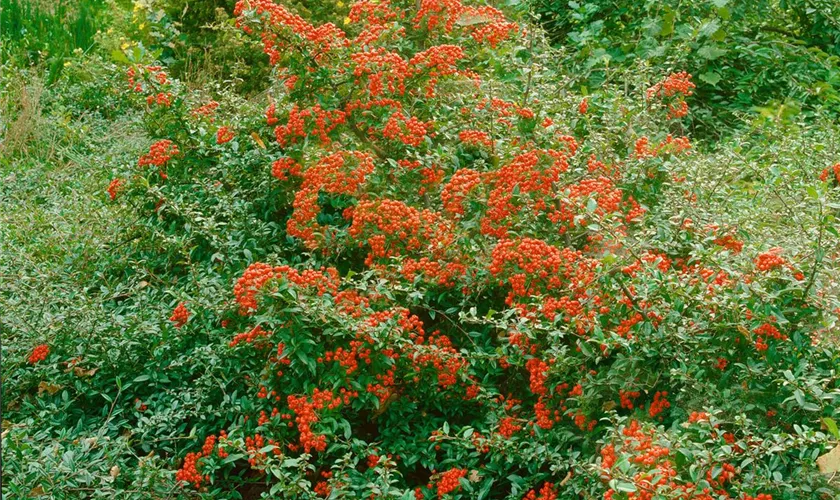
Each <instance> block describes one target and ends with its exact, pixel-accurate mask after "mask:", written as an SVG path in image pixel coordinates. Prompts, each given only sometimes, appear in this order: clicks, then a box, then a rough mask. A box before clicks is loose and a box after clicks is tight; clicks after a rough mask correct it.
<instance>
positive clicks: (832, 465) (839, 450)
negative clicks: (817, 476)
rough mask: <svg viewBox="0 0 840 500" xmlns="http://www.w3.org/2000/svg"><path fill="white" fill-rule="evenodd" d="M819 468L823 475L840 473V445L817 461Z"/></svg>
mask: <svg viewBox="0 0 840 500" xmlns="http://www.w3.org/2000/svg"><path fill="white" fill-rule="evenodd" d="M817 468H819V469H820V472H822V473H823V474H836V473H838V472H840V444H838V445H837V446H835V447H834V449H832V450H831V451H829V452H828V453H826V454H825V455H823V456H821V457H820V458H818V459H817Z"/></svg>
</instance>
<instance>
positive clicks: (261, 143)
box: [251, 132, 265, 149]
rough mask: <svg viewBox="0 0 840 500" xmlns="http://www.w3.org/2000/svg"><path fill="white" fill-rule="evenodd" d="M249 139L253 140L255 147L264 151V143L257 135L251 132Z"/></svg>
mask: <svg viewBox="0 0 840 500" xmlns="http://www.w3.org/2000/svg"><path fill="white" fill-rule="evenodd" d="M251 138H252V139H254V142H256V143H257V146H259V147H260V148H261V149H265V143H264V142H263V140H262V139H261V138H260V135H259V134H258V133H256V132H251Z"/></svg>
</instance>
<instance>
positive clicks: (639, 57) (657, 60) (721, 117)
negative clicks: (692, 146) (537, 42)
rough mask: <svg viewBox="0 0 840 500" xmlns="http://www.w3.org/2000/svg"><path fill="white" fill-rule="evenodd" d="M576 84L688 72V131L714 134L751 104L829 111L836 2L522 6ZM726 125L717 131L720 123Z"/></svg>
mask: <svg viewBox="0 0 840 500" xmlns="http://www.w3.org/2000/svg"><path fill="white" fill-rule="evenodd" d="M530 3H531V5H532V8H533V10H534V12H535V14H536V15H537V16H539V18H540V20H541V22H542V24H543V25H544V26H545V27H546V29H547V31H548V33H549V35H550V37H551V39H552V41H553V42H554V43H556V44H558V45H562V46H564V47H566V48H568V49H569V50H570V52H571V55H572V57H569V58H568V59H567V60H566V61H565V63H564V64H567V65H568V66H569V67H570V69H573V72H574V74H576V75H577V77H576V84H577V85H578V86H579V87H582V88H584V89H587V88H588V89H591V88H594V87H598V86H600V85H601V84H602V82H604V81H617V80H620V79H621V78H623V75H624V73H625V72H626V71H628V70H629V71H638V70H639V68H640V67H645V66H646V65H653V66H655V67H665V68H678V69H680V70H686V71H688V72H690V73H692V74H693V75H696V76H697V77H698V78H697V80H696V81H695V83H696V84H697V89H696V91H697V97H698V99H697V102H698V104H700V107H699V108H698V109H697V110H696V112H695V113H694V118H693V121H694V124H695V125H696V126H698V128H699V130H698V133H702V134H703V135H704V136H705V135H711V136H712V137H714V138H718V137H720V136H721V135H727V128H728V127H733V126H737V125H738V124H739V123H741V121H742V120H741V118H740V114H741V113H743V112H750V111H755V110H756V108H769V109H778V108H780V107H782V106H784V107H785V108H786V109H787V110H788V111H793V112H807V113H809V114H811V116H813V114H814V113H819V112H829V113H832V114H833V115H836V113H837V111H838V103H840V100H839V99H840V94H838V90H840V80H838V75H840V73H839V72H838V65H837V61H838V56H840V24H838V22H837V19H838V18H840V11H838V7H837V3H836V2H830V1H821V0H816V1H813V2H776V1H759V2H729V1H727V0H714V1H702V2H690V3H687V2H674V1H666V2H651V1H643V2H638V1H628V2H600V1H591V2H568V4H567V3H565V2H551V1H542V0H535V1H533V2H530ZM722 123H723V124H725V125H726V126H727V127H724V128H721V124H722Z"/></svg>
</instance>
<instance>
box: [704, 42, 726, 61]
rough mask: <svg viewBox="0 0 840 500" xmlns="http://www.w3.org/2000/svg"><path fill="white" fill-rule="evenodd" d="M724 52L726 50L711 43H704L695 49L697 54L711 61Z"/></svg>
mask: <svg viewBox="0 0 840 500" xmlns="http://www.w3.org/2000/svg"><path fill="white" fill-rule="evenodd" d="M724 54H726V50H724V49H719V48H717V47H715V46H713V45H704V46H702V47H700V50H698V51H697V55H698V56H700V57H702V58H703V59H707V60H709V61H713V60H715V59H717V58H719V57H720V56H722V55H724Z"/></svg>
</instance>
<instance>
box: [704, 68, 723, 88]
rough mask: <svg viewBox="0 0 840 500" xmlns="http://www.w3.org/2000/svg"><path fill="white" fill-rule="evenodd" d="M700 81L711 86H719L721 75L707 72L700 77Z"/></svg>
mask: <svg viewBox="0 0 840 500" xmlns="http://www.w3.org/2000/svg"><path fill="white" fill-rule="evenodd" d="M700 79H701V80H703V81H704V82H706V83H708V84H709V85H717V84H718V82H719V81H720V75H719V74H717V73H715V72H714V71H707V72H705V73H702V74H701V75H700Z"/></svg>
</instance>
